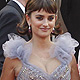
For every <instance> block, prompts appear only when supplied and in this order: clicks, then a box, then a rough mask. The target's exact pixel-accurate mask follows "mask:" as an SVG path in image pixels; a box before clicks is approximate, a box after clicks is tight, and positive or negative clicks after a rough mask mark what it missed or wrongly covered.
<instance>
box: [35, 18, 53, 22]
mask: <svg viewBox="0 0 80 80" xmlns="http://www.w3.org/2000/svg"><path fill="white" fill-rule="evenodd" d="M36 18H37V19H38V20H43V17H36ZM53 19H54V17H48V20H49V21H52V20H53Z"/></svg>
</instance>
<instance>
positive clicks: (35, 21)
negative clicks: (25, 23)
mask: <svg viewBox="0 0 80 80" xmlns="http://www.w3.org/2000/svg"><path fill="white" fill-rule="evenodd" d="M41 25H42V23H41V22H40V21H37V20H33V21H31V26H32V28H39V27H40V26H41Z"/></svg>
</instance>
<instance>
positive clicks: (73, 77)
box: [70, 55, 79, 80]
mask: <svg viewBox="0 0 80 80" xmlns="http://www.w3.org/2000/svg"><path fill="white" fill-rule="evenodd" d="M70 66H71V80H79V72H78V68H77V62H76V59H75V56H74V55H72V61H71V64H70Z"/></svg>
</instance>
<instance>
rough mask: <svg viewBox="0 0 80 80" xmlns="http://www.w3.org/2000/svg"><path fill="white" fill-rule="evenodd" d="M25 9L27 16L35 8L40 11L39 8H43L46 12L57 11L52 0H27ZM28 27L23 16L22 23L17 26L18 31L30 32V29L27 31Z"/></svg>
mask: <svg viewBox="0 0 80 80" xmlns="http://www.w3.org/2000/svg"><path fill="white" fill-rule="evenodd" d="M25 9H26V14H28V15H29V16H30V15H31V13H32V12H34V11H37V10H38V11H40V10H41V9H43V10H44V11H46V12H48V13H54V14H56V12H57V6H56V3H55V1H54V0H28V2H27V4H26V8H25ZM28 28H29V26H28V24H27V22H26V19H25V17H24V19H23V21H22V23H21V24H20V26H19V28H18V32H19V33H20V34H26V33H27V34H30V33H31V32H32V31H31V32H29V29H28Z"/></svg>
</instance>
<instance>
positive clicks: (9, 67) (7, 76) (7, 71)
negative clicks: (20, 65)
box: [1, 58, 15, 80]
mask: <svg viewBox="0 0 80 80" xmlns="http://www.w3.org/2000/svg"><path fill="white" fill-rule="evenodd" d="M14 71H15V70H14V66H13V60H11V59H10V58H6V59H5V62H4V65H3V70H2V74H1V80H14V79H15V72H14Z"/></svg>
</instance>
